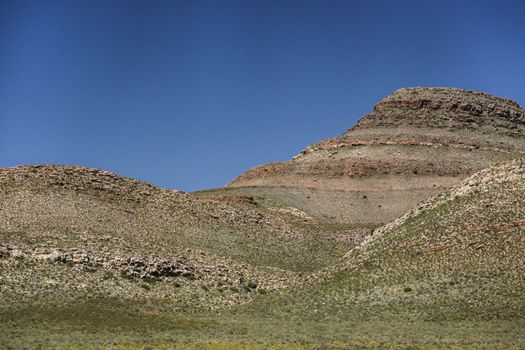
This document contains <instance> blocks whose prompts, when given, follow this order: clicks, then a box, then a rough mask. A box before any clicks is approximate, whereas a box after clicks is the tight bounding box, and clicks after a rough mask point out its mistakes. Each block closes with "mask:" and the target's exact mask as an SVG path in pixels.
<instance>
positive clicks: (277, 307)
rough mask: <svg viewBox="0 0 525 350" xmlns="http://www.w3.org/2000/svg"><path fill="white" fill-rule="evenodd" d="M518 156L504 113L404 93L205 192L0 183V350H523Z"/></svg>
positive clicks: (41, 177)
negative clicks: (287, 156)
mask: <svg viewBox="0 0 525 350" xmlns="http://www.w3.org/2000/svg"><path fill="white" fill-rule="evenodd" d="M524 156H525V114H524V111H523V109H522V108H521V107H520V106H519V105H517V104H516V103H515V102H512V101H510V100H507V99H502V98H497V97H494V96H490V95H487V94H484V93H479V92H474V91H467V90H459V89H438V88H415V89H401V90H398V91H396V92H395V93H394V94H392V95H390V96H388V97H386V98H385V99H384V100H383V101H381V102H380V103H379V104H378V105H377V106H376V107H375V108H374V110H373V111H372V112H371V113H370V114H368V115H367V116H365V117H363V118H362V119H361V120H360V121H359V122H358V123H357V125H355V126H354V127H352V128H351V129H350V130H348V131H347V132H346V133H345V134H343V135H341V136H339V137H335V138H332V139H328V140H324V141H321V142H319V143H317V144H315V145H312V146H309V147H307V148H306V149H305V150H303V151H302V152H301V153H300V154H299V155H298V156H296V157H294V159H292V160H290V161H288V162H282V163H273V164H268V165H264V166H261V167H257V168H255V169H252V170H250V171H248V172H246V173H244V174H242V175H241V176H239V177H238V178H237V179H236V180H234V181H233V182H232V183H231V184H230V185H229V186H228V187H226V188H223V189H212V190H206V191H200V192H198V193H185V192H182V191H177V190H169V189H163V188H159V187H156V186H154V185H151V184H148V183H145V182H141V181H137V180H134V179H130V178H126V177H123V176H120V175H117V174H113V173H111V172H108V171H103V170H98V169H91V168H85V167H79V166H56V165H30V166H19V167H14V168H6V169H0V296H1V297H0V349H2V348H5V349H41V350H42V349H68V350H69V349H415V348H417V349H465V348H469V349H521V348H524V346H525V337H524V336H523V329H524V327H525V319H524V318H523V315H524V314H525V303H524V298H523V296H524V295H525V278H524V276H525V269H524V267H525V255H524V254H523V252H524V251H525V239H524V237H525V234H524V232H525V161H524V160H523V159H524V158H523V157H524ZM496 163H498V164H497V165H494V164H496Z"/></svg>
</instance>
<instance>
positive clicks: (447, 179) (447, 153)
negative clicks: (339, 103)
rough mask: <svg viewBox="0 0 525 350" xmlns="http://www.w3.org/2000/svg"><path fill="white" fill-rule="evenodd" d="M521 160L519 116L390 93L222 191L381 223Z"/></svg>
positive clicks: (445, 92) (524, 124)
mask: <svg viewBox="0 0 525 350" xmlns="http://www.w3.org/2000/svg"><path fill="white" fill-rule="evenodd" d="M524 153H525V111H524V110H523V109H522V108H521V107H520V106H519V105H518V104H517V103H516V102H513V101H511V100H508V99H504V98H499V97H494V96H491V95H489V94H486V93H481V92H476V91H470V90H462V89H449V88H409V89H400V90H398V91H396V92H394V93H393V94H391V95H389V96H387V97H386V98H384V99H383V100H382V101H381V102H379V103H378V104H377V105H376V106H375V108H374V109H373V111H372V112H371V113H370V114H368V115H366V116H364V117H363V118H361V119H360V120H359V121H358V123H357V124H356V125H355V126H353V127H352V128H351V129H349V130H348V131H347V132H346V133H344V134H343V135H341V136H339V137H335V138H331V139H327V140H324V141H321V142H319V143H316V144H314V145H311V146H308V147H307V148H305V149H304V150H303V151H302V152H301V153H299V154H298V155H297V156H295V157H294V158H293V159H292V160H290V161H287V162H281V163H271V164H267V165H263V166H259V167H255V168H253V169H251V170H249V171H247V172H245V173H243V174H241V175H240V176H239V177H238V178H236V179H235V180H234V181H233V182H231V183H230V184H229V185H228V187H230V188H231V187H237V188H243V189H244V190H245V191H246V192H249V191H248V189H254V188H255V189H257V191H258V192H261V191H264V192H265V194H266V195H267V196H269V197H271V198H273V199H274V200H276V201H278V202H282V204H284V205H288V206H294V207H297V208H300V209H301V210H303V211H305V212H307V213H308V214H310V215H313V216H317V217H318V218H320V219H328V220H333V221H338V222H346V223H382V222H387V221H390V220H392V219H394V218H396V217H398V216H399V215H401V214H402V213H403V212H405V211H406V210H408V209H409V208H410V207H412V206H413V205H414V204H416V203H417V202H419V201H422V200H424V199H426V198H428V197H429V196H430V195H432V194H434V193H436V192H439V191H441V190H443V189H445V188H449V187H451V186H453V185H455V184H457V183H458V182H459V181H460V180H461V179H463V178H465V177H467V176H469V175H471V174H472V173H474V172H476V171H478V170H480V169H483V168H486V167H488V166H490V165H492V164H494V163H496V162H500V161H505V160H508V159H513V158H517V157H520V156H523V154H524Z"/></svg>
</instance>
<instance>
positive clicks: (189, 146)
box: [0, 0, 525, 191]
mask: <svg viewBox="0 0 525 350" xmlns="http://www.w3.org/2000/svg"><path fill="white" fill-rule="evenodd" d="M524 14H525V1H498V0H494V1H457V0H455V1H444V0H439V1H420V0H418V1H399V0H396V1H390V0H388V1H387V0H384V1H369V0H367V1H365V0H361V1H350V0H347V1H335V0H333V1H330V0H319V1H313V0H280V1H271V0H262V1H252V0H239V1H228V0H210V1H203V0H186V1H176V0H173V1H149V0H148V1H147V0H144V1H133V0H122V1H112V0H100V1H97V0H86V1H80V0H73V1H69V0H67V1H46V0H35V1H30V0H20V1H9V0H0V167H7V166H15V165H20V164H32V163H55V164H77V165H85V166H90V167H97V168H104V169H108V170H111V171H114V172H117V173H119V174H122V175H125V176H130V177H134V178H138V179H141V180H145V181H148V182H152V183H154V184H157V185H161V186H165V187H170V188H179V189H183V190H188V191H190V190H196V189H204V188H211V187H220V186H223V185H224V184H225V183H227V182H228V181H229V180H231V179H232V178H234V177H235V176H236V175H238V174H239V173H241V172H242V171H244V170H246V169H248V168H250V167H252V166H254V165H258V164H261V163H266V162H270V161H278V160H285V159H288V158H290V157H291V156H293V155H294V154H296V153H297V152H299V151H300V150H301V149H302V148H303V147H305V146H306V145H308V144H310V143H313V142H315V141H318V140H320V139H323V138H326V137H330V136H335V135H338V134H341V133H342V132H344V131H345V130H346V129H347V128H349V127H350V126H351V125H352V124H354V123H355V121H356V120H357V119H358V118H359V117H360V116H361V115H363V114H365V113H366V112H367V111H369V110H371V108H372V107H373V105H374V104H375V103H376V102H377V101H378V100H380V99H381V98H382V97H383V96H385V95H387V94H389V93H390V92H392V91H393V90H396V89H398V88H400V87H409V86H452V87H461V88H469V89H476V90H483V91H486V92H490V93H493V94H496V95H500V96H506V97H509V98H513V99H515V100H517V101H518V102H519V103H520V104H522V105H524V104H525V17H524Z"/></svg>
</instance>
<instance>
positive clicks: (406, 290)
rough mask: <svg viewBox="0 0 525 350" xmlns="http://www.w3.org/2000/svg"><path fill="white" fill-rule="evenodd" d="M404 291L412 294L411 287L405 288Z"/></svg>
mask: <svg viewBox="0 0 525 350" xmlns="http://www.w3.org/2000/svg"><path fill="white" fill-rule="evenodd" d="M403 291H404V292H405V293H410V292H412V288H410V287H405V288H403Z"/></svg>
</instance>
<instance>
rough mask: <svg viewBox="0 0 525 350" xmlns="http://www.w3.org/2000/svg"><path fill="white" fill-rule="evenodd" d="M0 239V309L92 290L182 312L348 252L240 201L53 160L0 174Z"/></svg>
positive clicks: (287, 278) (224, 302) (247, 294)
mask: <svg viewBox="0 0 525 350" xmlns="http://www.w3.org/2000/svg"><path fill="white" fill-rule="evenodd" d="M0 234H1V240H0V263H1V275H0V276H1V279H0V281H1V283H0V292H1V294H2V301H1V302H0V304H2V305H3V306H4V307H5V306H6V305H9V306H13V304H19V305H23V304H24V303H26V302H28V301H31V302H38V303H40V302H42V303H48V302H49V301H50V300H55V302H59V303H62V302H64V303H65V302H69V301H76V300H79V299H83V298H85V297H86V296H89V295H94V294H96V295H99V296H103V297H115V298H123V299H127V300H134V299H141V298H148V299H154V298H161V299H162V298H170V299H171V303H172V304H173V307H174V308H175V309H177V310H181V311H185V312H195V311H198V310H209V309H214V308H218V307H228V305H232V304H238V303H242V302H246V301H249V300H250V299H252V298H253V297H254V296H255V295H257V292H258V291H270V290H273V289H276V288H283V287H285V286H287V285H290V284H291V283H293V282H294V281H295V280H296V279H297V278H298V275H299V274H302V273H304V272H309V271H314V270H316V269H320V268H322V267H324V266H327V265H329V264H331V263H332V262H333V261H335V260H336V259H337V258H338V257H341V256H342V255H343V254H344V251H345V250H346V249H347V247H348V243H347V242H345V241H344V240H343V241H342V240H341V239H336V238H335V237H330V236H328V235H322V234H321V235H320V234H319V226H318V225H317V224H316V222H315V221H314V220H308V219H305V218H303V217H301V216H300V215H298V214H297V213H295V212H289V211H286V210H280V208H272V207H263V206H261V205H259V204H258V203H257V202H256V201H255V200H254V199H253V198H252V197H249V196H235V195H228V196H224V197H222V198H217V197H215V198H213V199H204V198H200V197H199V198H198V197H195V196H193V195H191V194H187V193H183V192H181V191H175V190H167V189H162V188H158V187H155V186H152V185H150V184H147V183H144V182H140V181H136V180H133V179H129V178H125V177H122V176H119V175H116V174H113V173H110V172H107V171H102V170H97V169H90V168H83V167H74V166H51V165H37V166H22V167H16V168H8V169H0ZM255 286H257V287H255ZM256 288H257V289H256Z"/></svg>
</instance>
